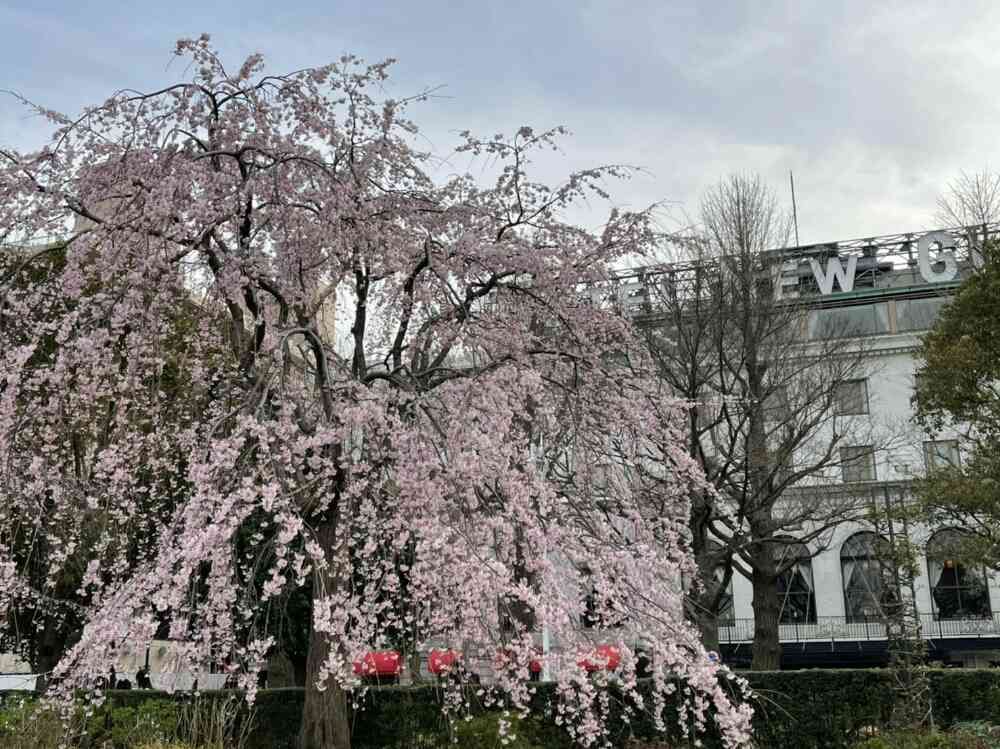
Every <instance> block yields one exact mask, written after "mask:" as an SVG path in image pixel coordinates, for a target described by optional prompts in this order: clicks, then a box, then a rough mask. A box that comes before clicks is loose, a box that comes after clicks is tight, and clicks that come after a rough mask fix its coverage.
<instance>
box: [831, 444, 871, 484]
mask: <svg viewBox="0 0 1000 749" xmlns="http://www.w3.org/2000/svg"><path fill="white" fill-rule="evenodd" d="M848 450H860V451H863V452H859V453H858V454H857V455H856V456H854V457H851V458H848V457H847V456H846V455H845V452H846V451H848ZM861 458H867V466H868V467H869V468H870V470H871V477H870V478H849V477H848V471H849V470H850V468H849V467H850V466H852V465H854V464H856V463H859V462H860V459H861ZM840 471H841V474H840V475H841V479H842V480H843V482H844V483H845V484H870V483H872V482H874V481H878V466H877V464H876V461H875V446H874V445H844V446H843V447H841V448H840Z"/></svg>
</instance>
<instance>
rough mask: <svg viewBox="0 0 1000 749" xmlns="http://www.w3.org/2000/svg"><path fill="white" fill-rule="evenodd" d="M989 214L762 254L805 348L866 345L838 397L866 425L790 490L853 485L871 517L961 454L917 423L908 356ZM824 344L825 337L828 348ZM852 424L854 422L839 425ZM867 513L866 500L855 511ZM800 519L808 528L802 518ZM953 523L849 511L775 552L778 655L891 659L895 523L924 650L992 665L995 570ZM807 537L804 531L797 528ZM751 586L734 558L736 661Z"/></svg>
mask: <svg viewBox="0 0 1000 749" xmlns="http://www.w3.org/2000/svg"><path fill="white" fill-rule="evenodd" d="M996 228H997V227H995V226H985V227H977V228H974V229H971V230H970V229H961V230H941V231H931V232H922V233H909V234H901V235H893V236H888V237H878V238H869V239H863V240H851V241H846V242H834V243H825V244H819V245H812V246H806V247H796V248H791V249H782V250H775V251H773V252H769V253H765V256H764V257H763V258H762V261H763V262H762V266H763V271H762V272H763V273H765V274H767V275H769V276H770V279H769V281H770V283H769V284H768V287H769V288H770V289H771V293H773V295H774V300H775V301H776V302H778V303H785V302H787V303H788V304H794V305H796V306H797V307H798V308H799V309H801V310H802V322H801V325H802V329H801V331H800V338H801V344H800V347H801V352H802V355H803V356H809V355H811V354H810V347H811V346H813V345H815V344H816V342H818V341H828V340H830V339H831V338H833V337H836V338H837V339H838V340H839V344H838V346H842V347H843V350H844V351H859V350H863V354H864V358H865V366H864V367H863V368H862V370H860V371H859V372H858V374H857V375H856V376H854V377H853V378H852V379H850V380H846V381H844V382H841V383H840V384H839V385H838V388H837V397H836V401H835V404H834V406H833V408H834V409H835V414H836V416H837V418H838V419H839V420H840V423H841V424H847V425H850V424H864V425H868V426H869V427H870V429H863V430H856V433H858V434H864V433H868V434H876V433H879V432H880V433H881V434H882V435H884V438H883V439H874V438H869V439H864V438H861V439H860V440H859V441H858V442H856V443H855V442H853V441H852V440H851V439H850V438H848V439H846V440H845V441H844V442H842V443H840V444H839V445H838V447H837V448H836V449H837V450H838V451H839V460H838V461H835V462H836V464H837V465H836V466H835V467H833V468H832V469H831V470H830V471H828V472H826V474H825V475H821V476H816V477H811V479H810V481H808V482H807V483H808V484H809V485H807V486H795V487H793V488H792V489H791V490H790V491H789V492H788V494H789V496H788V499H787V500H786V501H788V502H795V501H804V500H806V499H808V498H809V497H811V496H815V495H816V494H817V493H819V492H827V493H837V492H839V493H843V494H845V495H848V494H849V495H851V496H853V497H854V498H855V499H856V500H857V501H858V503H859V506H861V507H865V506H867V507H868V508H870V513H867V514H868V515H870V517H872V518H878V517H883V518H888V517H889V513H888V512H887V511H888V510H889V508H890V507H892V506H898V505H899V504H900V503H905V502H907V501H908V500H909V497H910V496H911V483H912V481H913V479H914V478H916V477H919V476H922V475H924V474H925V473H926V472H927V471H932V470H934V469H935V468H937V467H939V466H943V465H947V464H950V463H954V462H958V461H961V460H962V443H961V440H960V439H959V437H958V434H957V432H955V431H944V432H942V433H940V434H935V435H928V434H926V433H925V432H922V431H921V430H920V429H919V428H918V427H917V426H916V425H915V424H914V423H913V418H912V417H913V414H914V402H913V401H914V389H915V382H916V379H915V378H916V376H917V373H916V367H917V362H916V358H915V354H916V351H917V349H918V347H919V345H920V340H921V336H922V335H923V333H924V332H926V331H927V330H928V329H929V328H930V327H931V326H932V325H933V323H934V321H935V319H936V318H937V316H938V314H939V313H940V311H941V309H942V308H943V307H944V306H945V305H946V304H947V303H948V300H949V298H950V297H951V296H952V295H953V294H954V292H955V290H956V289H957V287H958V286H959V284H960V283H961V281H962V279H963V278H964V277H966V276H967V274H968V273H969V272H970V271H971V270H972V269H973V268H974V267H976V264H977V263H978V261H979V255H978V253H977V251H976V247H977V246H979V243H980V242H981V241H983V239H984V238H985V237H986V236H987V235H991V234H992V233H993V232H995V231H996ZM662 273H664V271H661V270H653V271H651V270H650V269H646V270H645V271H643V272H642V273H640V274H637V275H636V276H634V277H632V278H631V279H629V280H630V282H629V283H626V284H624V285H623V290H622V303H623V304H625V305H630V311H631V312H632V313H633V314H636V315H640V314H642V313H643V311H648V310H649V308H650V305H651V304H655V302H654V301H651V300H650V299H649V295H648V293H647V290H648V288H649V284H650V283H651V280H652V283H656V282H657V281H656V278H657V274H662ZM824 350H825V351H827V352H829V351H830V348H829V347H826V348H825V349H824ZM847 432H848V433H850V430H847ZM860 514H861V515H864V514H865V513H860ZM804 530H808V529H804ZM963 532H965V531H964V529H962V528H955V527H928V526H926V525H921V524H919V523H909V524H907V525H906V526H905V527H902V526H901V524H900V523H899V522H898V521H897V522H894V523H889V522H888V521H886V522H883V523H881V524H879V523H878V522H870V521H869V520H867V519H865V520H862V519H860V518H855V519H853V520H848V521H845V522H843V523H840V524H838V525H837V526H836V527H833V528H832V529H830V530H829V532H827V533H824V534H822V535H821V536H820V537H819V538H810V541H809V543H808V544H798V545H796V544H790V545H788V546H787V547H786V548H785V549H784V551H783V552H782V558H781V559H780V560H779V561H780V566H782V567H784V568H785V569H784V571H783V572H782V573H781V575H780V576H779V580H778V595H779V599H780V613H779V622H780V623H779V632H780V639H781V642H782V667H810V666H824V667H831V666H871V665H876V666H877V665H884V664H885V663H887V662H888V656H887V638H886V625H885V619H886V617H885V609H886V608H887V607H888V605H889V604H891V603H892V602H893V601H894V600H898V599H897V597H898V596H903V597H907V598H909V597H910V596H911V594H910V593H909V592H908V591H906V590H902V591H901V590H896V589H894V586H893V584H892V581H891V578H892V575H891V574H887V571H891V570H887V565H889V564H891V563H887V562H886V559H887V558H888V557H890V556H891V553H890V550H891V543H892V536H893V535H894V534H895V535H898V534H901V533H905V534H908V535H909V537H910V538H911V540H912V541H914V542H916V544H917V545H918V546H919V548H921V549H926V553H924V554H923V555H922V557H921V559H920V561H919V575H918V576H917V578H916V579H915V581H914V585H913V592H912V597H914V598H915V604H916V609H917V611H918V613H919V618H920V622H921V630H922V636H923V637H924V638H925V639H926V640H927V643H928V654H929V658H930V659H931V660H932V661H940V662H942V663H945V664H948V665H953V666H961V665H969V666H990V665H1000V580H998V579H996V578H995V577H994V576H993V575H992V574H990V573H988V572H987V571H986V570H984V569H982V568H973V567H969V566H966V565H963V564H961V563H959V562H958V561H956V560H954V559H950V558H949V554H948V549H949V546H950V544H951V542H952V541H953V540H954V538H955V537H956V536H957V535H958V534H961V533H963ZM803 535H805V536H809V535H810V534H808V533H804V534H803ZM752 604H753V589H752V586H751V582H750V580H749V579H747V578H746V577H744V576H743V575H741V574H739V573H738V572H737V571H734V573H733V576H732V582H731V584H730V586H729V589H728V591H727V592H726V595H725V597H724V604H723V609H722V612H721V615H720V631H719V636H720V638H719V639H720V648H721V650H722V652H723V657H724V658H725V659H726V660H728V661H729V662H731V663H734V664H735V665H741V664H749V662H750V659H751V643H752V640H753V634H754V621H753V616H754V614H753V608H752Z"/></svg>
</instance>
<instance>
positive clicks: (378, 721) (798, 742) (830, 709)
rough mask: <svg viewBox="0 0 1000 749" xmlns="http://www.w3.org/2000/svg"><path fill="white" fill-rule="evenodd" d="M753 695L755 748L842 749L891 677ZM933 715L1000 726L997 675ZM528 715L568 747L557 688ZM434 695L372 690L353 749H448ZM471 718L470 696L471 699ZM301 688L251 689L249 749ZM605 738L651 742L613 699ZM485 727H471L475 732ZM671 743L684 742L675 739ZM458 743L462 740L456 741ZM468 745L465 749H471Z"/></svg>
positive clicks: (133, 696) (548, 737) (268, 738)
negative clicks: (556, 715)
mask: <svg viewBox="0 0 1000 749" xmlns="http://www.w3.org/2000/svg"><path fill="white" fill-rule="evenodd" d="M743 676H745V677H746V678H747V679H748V680H749V682H750V684H751V686H752V688H753V689H754V691H755V693H756V697H755V709H756V718H755V720H754V729H755V736H756V742H757V746H758V747H760V749H779V748H784V747H789V748H794V749H814V748H815V749H847V747H850V746H852V744H854V742H855V741H856V740H857V738H858V737H859V735H860V734H861V733H862V729H864V728H865V727H867V726H884V725H886V723H887V722H888V720H889V717H890V716H891V713H892V703H893V690H892V675H891V672H889V671H887V670H882V669H870V670H849V669H843V670H804V671H777V672H748V673H744V674H743ZM929 677H930V684H931V695H932V697H931V699H932V701H933V705H934V717H935V721H936V723H937V724H938V725H939V726H942V727H948V726H950V725H953V724H955V723H961V722H966V721H986V722H990V723H994V724H1000V669H989V670H971V669H969V670H966V669H946V670H931V671H929ZM537 686H538V690H537V693H536V695H535V699H534V704H533V706H532V708H533V709H532V714H533V717H532V719H531V720H529V721H525V722H524V723H522V724H521V725H520V726H519V729H518V730H519V733H521V734H522V735H524V736H525V737H526V738H525V739H524V741H525V742H526V743H524V744H523V746H531V747H535V746H538V747H545V749H571V747H570V743H569V742H568V740H567V738H566V735H565V733H564V732H563V731H562V730H561V729H559V728H558V727H557V726H556V725H555V724H554V722H553V721H552V719H551V716H552V706H553V703H554V700H555V691H554V689H553V686H552V685H550V684H539V685H537ZM233 696H234V695H233V693H229V692H209V693H204V694H203V695H202V696H201V697H200V698H199V699H201V700H206V701H211V700H224V699H230V698H232V697H233ZM441 697H442V694H441V692H440V690H438V689H436V688H435V687H432V686H427V687H382V688H374V689H371V690H369V692H368V693H367V694H366V696H365V697H364V701H363V705H362V706H361V707H362V709H360V710H357V711H355V712H354V715H353V723H354V725H353V729H354V733H353V735H354V742H353V743H354V749H404V748H406V747H412V746H415V745H418V744H419V745H420V746H426V747H445V746H448V745H449V735H448V726H447V723H446V721H445V719H444V717H443V715H442V710H441ZM469 698H470V701H471V702H472V704H473V712H475V713H483V712H485V711H486V710H485V708H483V707H482V706H479V707H476V704H475V693H474V692H470V693H469ZM191 699H192V697H191V696H190V695H188V696H184V695H168V694H166V693H163V692H151V691H126V692H120V691H119V692H111V693H109V701H108V702H109V706H108V709H107V710H106V711H105V713H104V717H103V718H102V721H103V723H101V724H100V726H97V728H98V729H103V730H104V731H105V732H107V733H108V734H109V735H110V733H111V732H112V731H113V726H112V725H111V722H112V721H113V719H114V716H115V714H116V713H115V710H116V709H117V710H119V712H118V714H119V715H127V714H128V711H122V710H121V708H130V707H131V708H136V709H138V708H139V706H140V705H142V704H143V703H145V702H146V701H148V700H168V701H179V700H191ZM302 703H303V691H302V690H301V689H295V688H291V689H269V690H263V691H261V692H260V693H258V697H257V702H256V704H255V706H254V717H253V733H252V741H251V749H293V748H294V746H295V740H296V737H297V734H298V728H299V717H300V715H301V712H302ZM614 704H615V708H614V713H613V717H612V721H611V734H612V741H613V744H614V745H615V746H623V745H624V744H625V743H626V741H627V739H628V738H630V737H633V736H634V737H637V738H653V737H654V735H655V731H654V729H653V726H652V723H651V722H650V721H649V720H648V719H644V718H643V717H642V716H638V717H633V718H632V719H631V720H624V719H623V717H622V712H623V707H624V705H623V703H621V702H620V701H617V702H615V703H614ZM481 724H482V721H479V724H477V727H476V731H480V730H481V727H482V725H481ZM670 738H671V741H672V744H671V745H675V746H678V747H681V746H686V745H687V744H686V742H682V741H681V740H680V739H679V736H678V735H676V734H675V735H674V736H673V737H670ZM463 743H465V742H464V740H463ZM471 745H472V744H469V746H471ZM703 745H704V746H705V747H706V749H716V748H717V747H719V746H720V743H719V741H718V737H716V736H708V737H703Z"/></svg>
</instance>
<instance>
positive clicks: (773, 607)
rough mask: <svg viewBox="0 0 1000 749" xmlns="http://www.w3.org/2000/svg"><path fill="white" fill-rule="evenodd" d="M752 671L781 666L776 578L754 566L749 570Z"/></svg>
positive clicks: (769, 669) (775, 668) (774, 668)
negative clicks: (751, 616) (751, 613)
mask: <svg viewBox="0 0 1000 749" xmlns="http://www.w3.org/2000/svg"><path fill="white" fill-rule="evenodd" d="M752 582H753V659H752V660H751V662H750V668H751V669H752V670H753V671H777V670H778V669H780V668H781V641H780V639H779V636H778V634H779V633H778V615H779V608H780V605H779V601H778V587H777V585H776V577H775V576H773V575H768V574H765V573H763V572H762V571H761V570H760V569H758V568H755V569H754V572H753V581H752Z"/></svg>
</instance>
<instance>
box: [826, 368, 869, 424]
mask: <svg viewBox="0 0 1000 749" xmlns="http://www.w3.org/2000/svg"><path fill="white" fill-rule="evenodd" d="M847 385H860V386H861V388H862V397H861V398H859V399H857V401H858V403H859V405H858V407H859V408H861V409H862V410H861V411H848V410H845V409H844V408H843V405H844V403H845V399H844V398H843V396H842V395H841V392H840V391H841V388H843V387H845V386H847ZM834 397H835V401H836V402H835V403H834V414H835V415H836V416H867V415H868V414H870V413H871V399H870V396H869V393H868V378H867V377H853V378H851V379H849V380H841V381H840V382H838V383H837V390H836V392H835V393H834Z"/></svg>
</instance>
